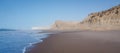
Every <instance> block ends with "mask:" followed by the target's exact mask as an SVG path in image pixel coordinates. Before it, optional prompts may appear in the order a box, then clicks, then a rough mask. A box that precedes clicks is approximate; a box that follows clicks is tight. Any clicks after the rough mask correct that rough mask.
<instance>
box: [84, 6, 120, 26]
mask: <svg viewBox="0 0 120 53" xmlns="http://www.w3.org/2000/svg"><path fill="white" fill-rule="evenodd" d="M82 23H84V24H100V25H104V24H105V25H106V24H107V25H120V5H118V6H115V7H112V8H110V9H108V10H105V11H102V12H96V13H91V14H90V15H88V17H87V18H86V19H85V20H83V21H82Z"/></svg>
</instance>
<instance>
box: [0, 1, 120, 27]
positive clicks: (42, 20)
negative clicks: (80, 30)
mask: <svg viewBox="0 0 120 53" xmlns="http://www.w3.org/2000/svg"><path fill="white" fill-rule="evenodd" d="M118 4H120V0H0V28H11V29H31V28H32V27H34V26H49V25H51V24H53V23H54V22H55V20H65V21H81V20H82V19H84V18H85V17H86V16H87V15H88V14H90V13H92V12H98V11H102V10H106V9H109V8H111V7H112V6H116V5H118Z"/></svg>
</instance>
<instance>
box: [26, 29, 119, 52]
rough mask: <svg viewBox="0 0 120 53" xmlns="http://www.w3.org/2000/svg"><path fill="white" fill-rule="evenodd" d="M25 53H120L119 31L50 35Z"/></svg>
mask: <svg viewBox="0 0 120 53" xmlns="http://www.w3.org/2000/svg"><path fill="white" fill-rule="evenodd" d="M26 53H120V31H77V32H66V33H57V34H51V35H50V36H49V37H48V38H46V39H45V40H44V41H43V42H42V43H37V44H36V45H35V47H33V48H32V49H31V50H30V51H26Z"/></svg>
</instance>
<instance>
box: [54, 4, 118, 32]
mask: <svg viewBox="0 0 120 53" xmlns="http://www.w3.org/2000/svg"><path fill="white" fill-rule="evenodd" d="M52 29H59V30H86V29H87V30H118V29H120V5H118V6H114V7H112V8H110V9H108V10H105V11H101V12H95V13H91V14H89V15H88V16H87V18H85V19H84V20H83V21H82V22H65V21H56V22H55V23H54V24H53V25H52Z"/></svg>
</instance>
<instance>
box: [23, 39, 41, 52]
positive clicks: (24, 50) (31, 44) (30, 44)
mask: <svg viewBox="0 0 120 53" xmlns="http://www.w3.org/2000/svg"><path fill="white" fill-rule="evenodd" d="M41 42H43V40H40V41H39V42H33V43H29V44H28V46H25V47H24V48H23V51H22V53H25V52H26V49H30V47H32V46H33V45H34V44H36V43H41Z"/></svg>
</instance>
